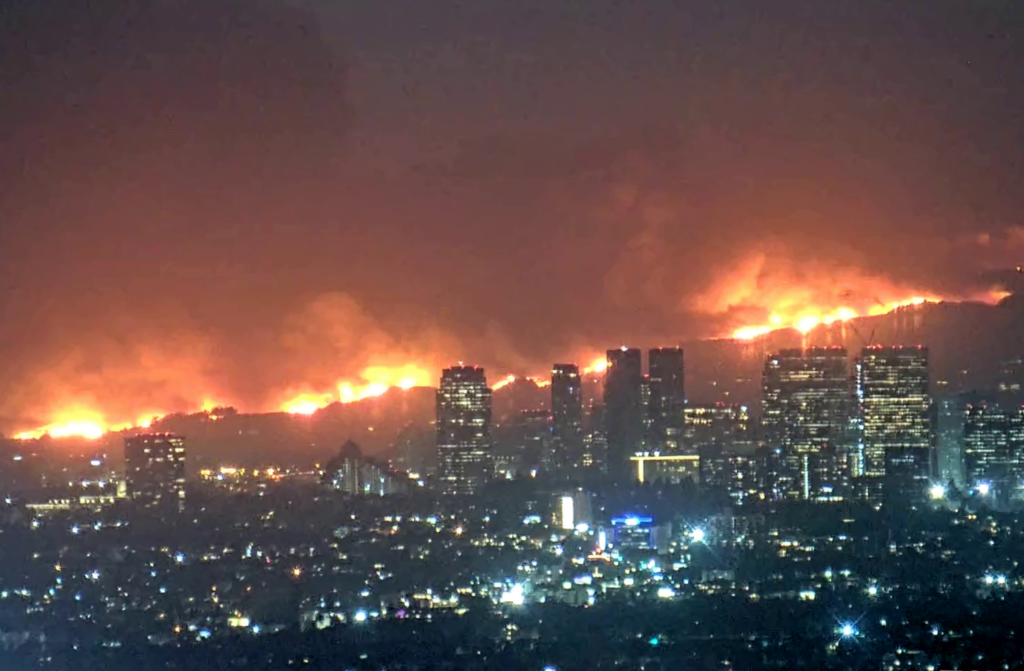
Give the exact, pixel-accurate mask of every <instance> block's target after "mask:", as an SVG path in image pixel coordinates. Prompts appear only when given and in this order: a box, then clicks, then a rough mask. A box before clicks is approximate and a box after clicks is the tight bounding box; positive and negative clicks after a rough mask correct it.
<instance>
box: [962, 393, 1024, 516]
mask: <svg viewBox="0 0 1024 671" xmlns="http://www.w3.org/2000/svg"><path fill="white" fill-rule="evenodd" d="M997 394H998V391H997ZM963 463H964V476H965V477H964V480H965V485H966V487H967V488H968V489H970V490H973V491H975V492H983V493H984V494H985V495H991V496H993V497H995V498H999V499H1002V500H1004V501H1005V500H1007V499H1009V498H1011V497H1018V496H1019V495H1020V493H1021V488H1022V486H1024V483H1022V478H1024V408H1021V407H1020V406H1019V405H1016V404H1008V405H1005V406H1004V405H1002V404H1000V403H998V402H996V401H994V400H993V399H989V398H984V397H979V396H975V397H974V398H972V399H971V400H970V401H969V402H968V403H967V405H966V408H965V410H964V414H963Z"/></svg>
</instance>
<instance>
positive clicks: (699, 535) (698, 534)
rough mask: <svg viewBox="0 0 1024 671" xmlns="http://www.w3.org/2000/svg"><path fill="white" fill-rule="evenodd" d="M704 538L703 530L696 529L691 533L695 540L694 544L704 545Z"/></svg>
mask: <svg viewBox="0 0 1024 671" xmlns="http://www.w3.org/2000/svg"><path fill="white" fill-rule="evenodd" d="M704 537H705V533H704V530H703V529H701V528H700V527H697V528H696V529H694V530H693V531H691V532H690V538H691V539H693V542H694V543H703V542H704Z"/></svg>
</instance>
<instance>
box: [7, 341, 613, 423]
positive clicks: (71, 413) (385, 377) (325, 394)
mask: <svg viewBox="0 0 1024 671" xmlns="http://www.w3.org/2000/svg"><path fill="white" fill-rule="evenodd" d="M588 358H589V357H588ZM606 369H607V362H606V361H605V359H604V357H599V358H597V357H595V358H594V359H593V361H592V363H591V364H590V365H589V366H587V367H585V368H584V369H583V371H582V372H583V373H584V374H585V375H601V374H603V373H604V371H605V370H606ZM436 378H437V372H436V371H431V370H429V369H428V367H426V366H422V365H418V364H408V365H405V366H398V367H386V366H370V367H367V368H365V369H364V370H363V371H362V373H360V376H359V379H355V380H352V379H343V380H340V381H339V382H338V383H337V385H336V386H335V387H334V389H331V390H327V391H313V390H292V391H290V392H287V393H285V394H282V396H281V399H280V401H279V403H278V405H277V406H276V410H277V411H279V412H284V413H288V414H291V415H312V414H314V413H316V412H317V411H319V410H322V409H323V408H326V407H327V406H329V405H332V404H334V403H342V404H347V403H355V402H358V401H363V400H366V399H369V398H375V397H378V396H382V395H384V394H385V393H387V392H388V391H390V390H392V389H399V390H402V391H406V390H409V389H412V388H414V387H429V386H433V385H435V384H436ZM517 380H526V381H529V382H532V383H533V384H535V385H537V386H538V387H542V388H543V387H547V386H549V385H550V384H551V379H550V377H549V376H547V375H529V376H518V375H513V374H508V375H506V376H504V377H499V378H498V379H497V381H495V382H494V383H492V385H491V388H492V389H493V390H495V391H498V390H500V389H502V388H504V387H506V386H508V385H509V384H511V383H513V382H515V381H517ZM226 405H229V404H227V403H218V402H215V401H211V400H205V401H203V403H202V405H201V406H199V407H196V408H195V410H194V412H207V413H210V412H212V411H213V410H214V409H215V408H218V407H222V406H226ZM167 414H169V413H167V412H160V411H151V412H145V413H142V414H140V416H139V417H138V419H136V420H135V421H132V422H111V421H107V420H106V418H105V417H104V415H103V414H102V413H100V412H96V411H93V410H89V409H82V408H69V409H67V410H63V411H60V412H58V413H57V414H56V415H55V416H54V418H53V421H51V422H50V423H49V424H46V425H45V426H41V427H38V428H35V429H31V430H28V431H22V432H20V433H17V434H15V436H14V438H16V439H17V440H34V439H37V438H42V437H43V436H47V435H48V436H50V437H51V438H71V437H77V438H86V439H90V440H94V439H97V438H100V437H101V436H103V435H104V434H106V433H108V432H118V431H126V430H129V429H140V428H142V429H144V428H149V427H150V426H151V425H152V424H153V422H155V421H157V420H159V419H160V418H161V417H164V416H166V415H167Z"/></svg>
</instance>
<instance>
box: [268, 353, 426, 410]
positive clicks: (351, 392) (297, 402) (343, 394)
mask: <svg viewBox="0 0 1024 671" xmlns="http://www.w3.org/2000/svg"><path fill="white" fill-rule="evenodd" d="M359 377H360V378H361V379H360V380H340V381H339V382H338V384H337V385H336V390H337V391H336V392H323V393H308V392H307V393H301V394H297V395H296V396H294V397H292V398H290V399H289V400H287V401H285V402H284V403H283V404H281V410H282V411H283V412H287V413H289V414H292V415H312V414H313V413H315V412H316V411H317V410H320V409H322V408H326V407H327V406H329V405H330V404H332V403H356V402H358V401H363V400H366V399H368V398H376V397H377V396H383V395H384V394H386V393H387V392H388V391H389V390H391V389H401V390H403V391H408V390H409V389H412V388H414V387H426V386H429V385H430V384H431V375H430V373H428V372H427V370H426V369H425V368H422V367H420V366H417V365H414V364H408V365H405V366H397V367H393V368H392V367H388V366H369V367H367V368H364V369H363V371H362V372H361V373H360V374H359Z"/></svg>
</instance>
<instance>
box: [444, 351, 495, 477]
mask: <svg viewBox="0 0 1024 671" xmlns="http://www.w3.org/2000/svg"><path fill="white" fill-rule="evenodd" d="M437 455H438V479H439V481H440V485H441V491H442V492H444V493H445V494H447V495H459V494H474V493H476V492H478V491H479V490H480V488H481V487H482V486H483V484H484V483H485V482H486V481H487V480H488V479H489V478H490V475H491V389H490V387H488V386H487V377H486V375H484V369H483V368H478V367H476V366H453V367H451V368H446V369H445V370H444V371H442V373H441V386H440V388H439V389H438V390H437Z"/></svg>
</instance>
